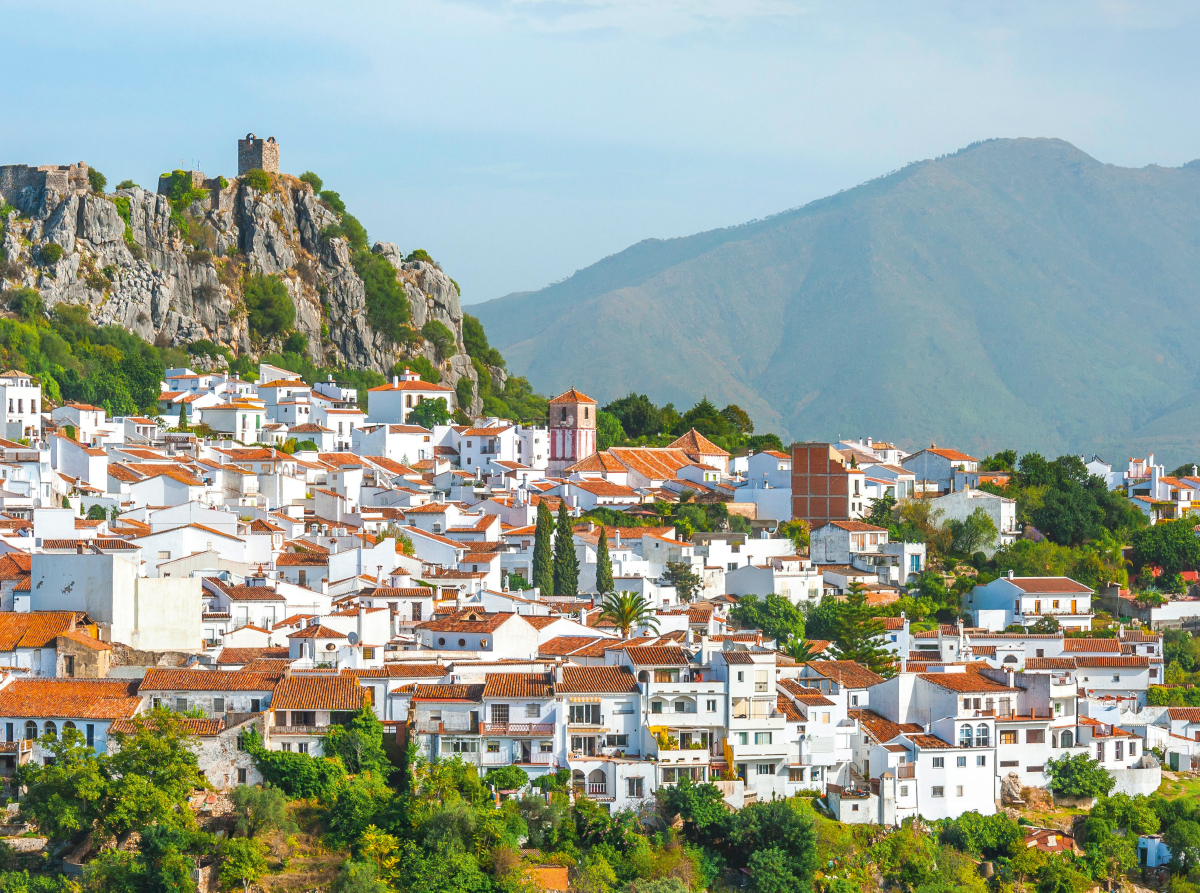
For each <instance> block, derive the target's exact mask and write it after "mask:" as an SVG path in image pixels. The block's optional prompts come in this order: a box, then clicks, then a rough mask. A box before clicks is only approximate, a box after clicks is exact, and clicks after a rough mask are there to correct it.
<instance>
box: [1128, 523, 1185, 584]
mask: <svg viewBox="0 0 1200 893" xmlns="http://www.w3.org/2000/svg"><path fill="white" fill-rule="evenodd" d="M1195 523H1196V522H1195V519H1192V518H1181V519H1180V520H1178V521H1164V522H1162V523H1159V524H1155V525H1154V526H1153V527H1146V528H1144V529H1142V530H1139V531H1138V532H1137V533H1135V534H1134V535H1133V564H1134V566H1135V567H1137V568H1139V569H1140V568H1143V567H1145V566H1146V565H1153V566H1154V567H1158V568H1161V569H1162V571H1163V573H1168V574H1173V573H1179V572H1180V571H1190V570H1195V569H1196V568H1197V567H1198V566H1200V539H1197V538H1196V535H1195V533H1194V532H1193V529H1192V528H1193V527H1195Z"/></svg>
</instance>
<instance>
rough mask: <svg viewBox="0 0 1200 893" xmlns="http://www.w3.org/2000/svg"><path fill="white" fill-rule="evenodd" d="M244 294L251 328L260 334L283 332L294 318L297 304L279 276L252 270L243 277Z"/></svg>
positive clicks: (291, 324)
mask: <svg viewBox="0 0 1200 893" xmlns="http://www.w3.org/2000/svg"><path fill="white" fill-rule="evenodd" d="M243 297H244V299H245V301H246V311H247V312H248V313H249V315H250V331H251V332H253V333H254V334H255V335H257V336H259V337H260V338H270V337H271V336H272V335H278V334H280V333H281V332H285V331H287V330H288V329H290V328H291V327H292V326H293V324H294V323H295V322H296V305H295V304H293V303H292V296H291V295H289V294H288V290H287V286H285V285H284V284H283V281H282V280H281V279H279V277H278V276H267V275H264V274H262V273H256V274H254V275H253V276H251V277H250V278H249V279H247V280H246V285H245V289H244V291H243Z"/></svg>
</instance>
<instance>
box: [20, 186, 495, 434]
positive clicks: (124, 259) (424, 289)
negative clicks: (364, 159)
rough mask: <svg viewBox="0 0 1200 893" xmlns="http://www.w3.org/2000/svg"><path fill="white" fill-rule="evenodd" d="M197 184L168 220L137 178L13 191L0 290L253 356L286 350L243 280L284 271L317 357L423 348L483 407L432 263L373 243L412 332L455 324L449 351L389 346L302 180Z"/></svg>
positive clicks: (385, 355) (323, 208)
mask: <svg viewBox="0 0 1200 893" xmlns="http://www.w3.org/2000/svg"><path fill="white" fill-rule="evenodd" d="M221 182H222V183H224V182H226V181H221ZM204 191H205V193H206V197H204V198H202V199H198V200H196V201H193V202H192V204H191V205H190V207H188V208H187V210H186V211H184V212H182V213H180V214H176V215H175V217H174V219H173V218H172V211H173V208H172V205H171V202H170V200H169V199H168V198H167V197H166V196H164V195H158V194H155V193H153V192H149V191H146V190H143V189H141V188H137V187H135V188H133V189H121V190H118V191H117V192H115V193H111V194H103V195H102V194H97V193H93V192H90V191H88V190H86V189H80V188H74V189H62V190H60V189H56V188H51V187H46V188H37V187H30V186H27V187H25V188H23V189H21V190H20V191H19V192H17V193H16V194H15V195H13V196H12V199H11V205H12V206H13V207H15V210H9V211H8V213H7V214H4V216H3V217H2V218H0V246H2V247H3V249H4V255H5V256H6V257H7V260H8V263H7V264H0V290H4V289H8V288H13V287H16V286H26V287H29V288H34V289H37V291H39V292H40V293H41V295H42V298H43V299H44V301H45V302H46V305H47V306H48V307H52V306H53V305H55V304H58V303H62V302H65V303H69V304H86V305H87V306H88V307H89V308H90V313H91V317H92V320H93V321H94V322H96V323H97V324H99V325H119V326H122V327H123V328H126V329H128V330H130V331H132V332H135V333H137V334H138V335H140V336H141V337H142V338H144V339H146V340H147V341H152V342H155V343H157V344H159V345H181V346H186V345H188V344H190V343H192V342H194V341H198V340H202V339H207V340H210V341H212V342H214V343H216V344H220V345H224V346H227V347H229V348H230V349H232V350H233V351H234V352H235V353H237V354H245V353H249V354H258V353H262V352H267V351H270V350H278V349H280V347H281V345H282V339H281V338H279V337H277V338H275V339H271V340H266V341H262V340H260V339H259V338H257V337H256V334H255V333H254V332H251V331H250V330H249V326H248V321H247V313H246V307H245V304H244V302H243V300H242V287H243V284H244V281H245V278H246V277H247V276H248V275H251V274H254V273H265V274H270V275H274V276H278V277H279V279H280V280H281V281H282V282H283V283H284V284H285V285H286V286H287V289H288V293H289V294H290V295H291V298H292V301H293V303H294V304H295V307H296V322H295V329H296V331H298V332H300V333H302V334H304V335H306V336H308V344H309V354H310V356H311V359H312V360H313V362H315V363H316V364H318V365H329V366H344V367H348V368H354V369H372V370H375V371H378V372H382V373H384V374H387V373H388V372H389V371H390V370H391V369H392V367H393V366H394V365H395V364H396V363H397V362H401V361H403V360H405V359H413V358H415V357H417V356H419V355H423V356H425V357H427V358H428V360H429V361H430V363H431V364H432V365H433V366H434V367H435V368H437V369H438V370H439V372H440V373H441V376H442V378H441V381H442V384H445V385H448V386H449V387H451V388H452V389H453V388H455V386H456V385H457V383H458V381H459V380H460V379H461V378H468V379H470V380H471V382H472V394H473V395H474V396H473V398H472V405H471V406H469V407H464V409H466V410H467V412H468V413H476V412H479V411H481V409H482V401H481V400H480V399H479V397H478V393H479V389H478V386H477V382H476V373H475V370H474V367H473V366H472V365H471V362H470V358H469V357H468V356H467V354H466V350H465V347H464V345H463V337H462V316H463V314H462V307H461V305H460V303H459V295H458V289H457V288H456V287H455V285H454V283H453V282H451V280H450V278H449V277H448V276H447V275H446V274H445V273H443V272H442V271H441V270H440V269H438V268H437V267H435V266H434V265H432V264H430V263H426V262H405V261H404V256H403V254H402V252H401V251H400V249H399V248H397V247H396V246H395V245H394V244H392V243H390V242H377V243H375V245H374V247H373V249H372V250H373V251H374V253H375V254H378V255H382V256H383V257H384V258H385V259H387V261H388V262H389V263H390V264H391V265H392V266H393V267H394V268H395V271H396V277H397V281H398V282H399V283H400V285H401V286H402V288H403V290H404V292H405V294H406V295H407V297H408V302H409V306H410V309H411V313H412V326H413V328H414V329H415V330H417V331H418V332H419V331H420V329H421V327H422V326H423V325H424V324H425V323H426V322H427V321H428V320H431V319H432V320H437V321H438V322H441V323H442V324H443V325H445V326H446V327H447V328H448V329H449V330H450V331H451V332H453V333H454V337H455V342H456V343H455V348H456V351H455V354H454V356H452V357H450V358H444V357H441V356H439V354H438V352H437V350H436V349H435V348H434V346H433V345H432V344H428V343H423V342H421V341H420V339H418V340H417V343H415V344H412V345H400V344H395V343H393V342H392V341H391V340H390V339H388V338H387V337H385V336H384V335H383V334H382V333H379V332H376V331H375V330H374V329H373V328H372V327H371V325H370V323H369V322H368V319H367V290H366V286H365V285H364V283H363V280H362V279H361V278H360V277H359V275H358V274H357V273H356V272H355V268H354V264H353V261H352V253H351V250H350V246H349V245H348V244H347V242H346V240H345V239H344V238H340V237H334V238H329V237H327V236H322V232H323V231H326V230H327V228H328V227H332V226H336V225H337V224H338V222H339V218H338V215H337V213H335V212H334V211H333V210H332V209H331V208H330V207H329V206H328V205H326V204H325V203H324V202H322V201H321V200H320V199H319V198H318V197H317V196H316V195H314V194H313V190H312V187H311V186H309V184H307V183H304V182H301V181H300V180H298V179H295V178H294V177H289V176H287V175H278V176H276V177H274V178H273V179H272V185H271V188H270V189H268V190H267V191H265V192H264V191H260V190H257V189H254V188H252V187H251V186H250V185H249V184H248V183H246V182H244V180H243V181H239V180H232V181H228V185H226V186H224V187H220V188H213V189H211V190H204ZM181 218H182V220H183V226H181V225H180V220H181ZM51 245H57V246H59V247H60V248H61V249H62V253H61V256H60V257H58V258H57V259H54V255H55V254H56V252H54V251H53V250H52V251H49V252H47V251H45V249H46V248H47V247H48V246H51Z"/></svg>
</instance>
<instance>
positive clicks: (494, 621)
mask: <svg viewBox="0 0 1200 893" xmlns="http://www.w3.org/2000/svg"><path fill="white" fill-rule="evenodd" d="M516 616H518V615H516V614H512V613H496V614H489V613H488V612H487V611H480V610H479V609H478V608H464V609H463V610H461V611H459V612H458V613H457V614H455V615H454V616H452V617H447V618H445V619H443V620H431V621H429V622H428V623H422V624H421V625H420V627H419V628H420V629H428V630H432V631H433V632H438V633H490V632H495V631H496V630H497V629H499V628H500V627H501V626H502V625H503V624H505V623H507V622H508V621H510V620H512V619H513V618H514V617H516ZM523 619H524V618H523Z"/></svg>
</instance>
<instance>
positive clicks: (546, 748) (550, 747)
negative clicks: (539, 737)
mask: <svg viewBox="0 0 1200 893" xmlns="http://www.w3.org/2000/svg"><path fill="white" fill-rule="evenodd" d="M538 753H554V742H553V741H543V742H541V743H540V744H539V745H538Z"/></svg>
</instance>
